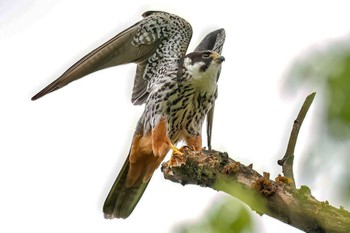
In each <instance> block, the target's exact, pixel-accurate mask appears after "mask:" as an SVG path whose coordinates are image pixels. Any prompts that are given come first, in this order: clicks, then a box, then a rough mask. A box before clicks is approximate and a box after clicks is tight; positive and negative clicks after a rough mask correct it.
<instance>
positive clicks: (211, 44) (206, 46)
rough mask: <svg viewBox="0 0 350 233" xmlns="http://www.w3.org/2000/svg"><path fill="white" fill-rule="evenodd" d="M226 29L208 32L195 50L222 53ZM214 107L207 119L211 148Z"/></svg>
mask: <svg viewBox="0 0 350 233" xmlns="http://www.w3.org/2000/svg"><path fill="white" fill-rule="evenodd" d="M225 37H226V34H225V30H224V29H223V28H221V29H218V30H215V31H212V32H210V33H209V34H207V35H206V36H205V37H204V38H203V39H202V41H201V42H200V43H199V45H198V46H197V47H196V48H195V50H194V51H203V50H214V51H215V52H218V53H219V54H221V53H222V49H223V46H224V43H225ZM219 76H220V72H219V73H218V76H217V80H219ZM214 107H215V104H213V106H212V108H211V109H210V110H209V112H208V114H207V116H206V118H207V119H206V120H207V145H208V149H209V150H211V138H212V132H213V119H214Z"/></svg>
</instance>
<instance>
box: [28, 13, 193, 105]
mask: <svg viewBox="0 0 350 233" xmlns="http://www.w3.org/2000/svg"><path fill="white" fill-rule="evenodd" d="M142 16H143V17H144V18H143V19H142V20H141V21H139V22H138V23H136V24H134V25H133V26H131V27H129V28H127V29H126V30H124V31H123V32H121V33H119V34H118V35H116V36H115V37H113V38H112V39H110V40H109V41H107V42H106V43H104V44H103V45H101V46H100V47H98V48H97V49H95V50H93V51H91V52H90V53H89V54H87V55H86V56H84V57H83V58H81V59H80V60H79V61H78V62H77V63H75V64H74V65H73V66H71V67H70V68H69V69H68V70H67V71H66V72H64V73H63V74H62V75H61V76H60V77H59V78H58V79H56V80H55V81H53V82H52V83H51V84H49V85H48V86H47V87H45V88H44V89H43V90H41V91H40V92H39V93H37V94H36V95H35V96H33V97H32V100H36V99H38V98H40V97H42V96H44V95H46V94H48V93H50V92H53V91H55V90H57V89H59V88H61V87H64V86H65V85H67V84H69V83H70V82H72V81H75V80H77V79H79V78H82V77H84V76H86V75H88V74H90V73H93V72H95V71H98V70H101V69H105V68H108V67H112V66H117V65H121V64H126V63H137V64H138V66H137V70H136V75H135V81H134V88H133V94H132V102H133V103H134V104H142V103H143V102H144V100H145V99H146V97H147V82H148V80H150V79H151V78H152V77H153V75H154V74H155V73H156V72H157V70H158V69H159V67H161V66H162V65H163V64H164V63H174V64H175V63H177V62H178V60H179V59H180V58H181V57H182V56H184V55H185V53H186V50H187V47H188V45H189V42H190V40H191V36H192V28H191V26H190V24H189V23H188V22H187V21H185V20H184V19H182V18H180V17H178V16H176V15H173V14H169V13H166V12H161V11H147V12H145V13H144V14H143V15H142ZM170 58H171V59H170Z"/></svg>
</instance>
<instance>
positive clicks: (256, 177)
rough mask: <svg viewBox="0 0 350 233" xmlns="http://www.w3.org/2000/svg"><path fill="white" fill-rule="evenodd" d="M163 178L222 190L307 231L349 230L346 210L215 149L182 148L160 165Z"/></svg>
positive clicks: (307, 189)
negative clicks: (173, 159)
mask: <svg viewBox="0 0 350 233" xmlns="http://www.w3.org/2000/svg"><path fill="white" fill-rule="evenodd" d="M161 169H162V172H163V173H164V177H165V179H169V180H171V181H173V182H177V183H180V184H182V185H186V184H195V185H200V186H202V187H210V188H212V189H215V190H217V191H223V192H226V193H228V194H230V195H232V196H234V197H236V198H238V199H240V200H241V201H243V202H245V203H246V204H247V205H249V206H250V207H251V208H252V209H253V210H255V211H256V212H257V213H258V214H260V215H262V214H266V215H269V216H271V217H273V218H276V219H278V220H280V221H282V222H284V223H287V224H289V225H291V226H294V227H296V228H299V229H300V230H303V231H305V232H310V233H324V232H327V233H328V232H335V233H349V232H350V213H349V212H347V211H346V210H344V209H343V208H340V209H337V208H335V207H333V206H331V205H329V204H328V202H327V201H326V202H320V201H318V200H316V199H315V198H314V197H313V196H312V195H311V191H310V189H309V188H308V187H306V186H302V187H301V188H300V189H295V188H294V187H293V186H292V185H290V183H289V182H288V181H289V179H286V178H285V177H282V176H278V177H277V178H276V179H275V181H272V180H270V179H269V174H268V173H264V175H260V174H259V173H258V172H256V171H255V170H253V169H252V166H244V165H242V164H241V163H239V162H236V161H234V160H233V159H231V158H229V157H228V154H227V153H222V152H218V151H200V152H198V151H190V150H188V151H185V152H184V154H183V156H182V157H181V158H179V159H176V164H172V166H169V162H165V163H163V164H162V168H161Z"/></svg>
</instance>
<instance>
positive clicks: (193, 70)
mask: <svg viewBox="0 0 350 233" xmlns="http://www.w3.org/2000/svg"><path fill="white" fill-rule="evenodd" d="M191 62H192V60H191V59H190V58H188V57H186V58H185V60H184V66H185V68H186V70H187V71H188V72H189V73H190V74H191V75H192V76H193V78H195V79H197V78H200V77H201V73H203V72H201V71H200V68H201V67H202V66H203V65H205V63H204V62H202V61H201V62H196V63H194V64H191Z"/></svg>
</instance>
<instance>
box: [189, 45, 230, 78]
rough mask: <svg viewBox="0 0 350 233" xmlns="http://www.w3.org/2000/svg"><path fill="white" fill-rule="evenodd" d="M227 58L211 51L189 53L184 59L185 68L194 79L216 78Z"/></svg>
mask: <svg viewBox="0 0 350 233" xmlns="http://www.w3.org/2000/svg"><path fill="white" fill-rule="evenodd" d="M223 61H225V58H224V57H223V56H221V55H220V54H219V53H217V52H215V51H211V50H206V51H199V52H193V53H189V54H187V55H186V56H185V57H184V60H183V67H184V68H185V70H186V72H188V73H189V74H190V75H191V76H192V77H193V78H195V79H196V78H201V77H203V76H207V75H209V76H214V77H216V76H217V74H218V72H219V71H220V68H221V63H222V62H223Z"/></svg>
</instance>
